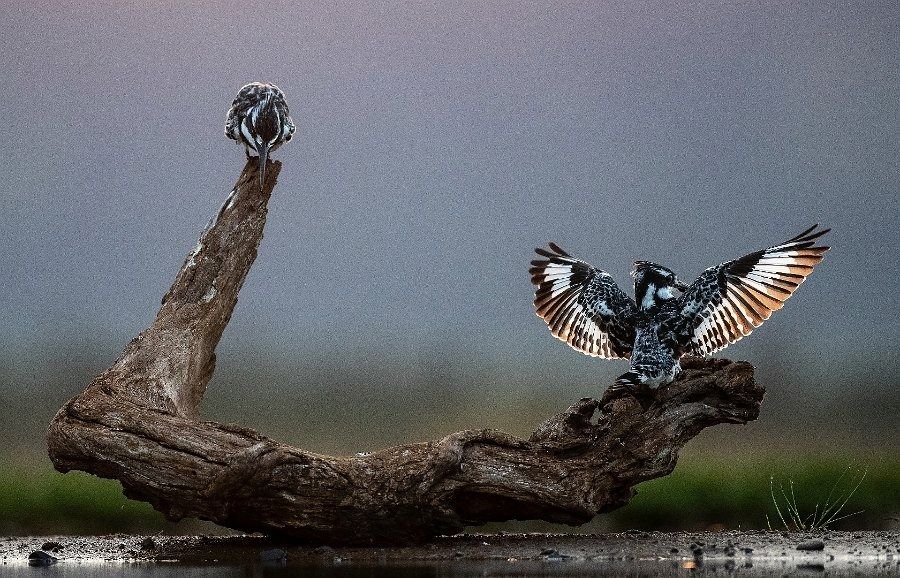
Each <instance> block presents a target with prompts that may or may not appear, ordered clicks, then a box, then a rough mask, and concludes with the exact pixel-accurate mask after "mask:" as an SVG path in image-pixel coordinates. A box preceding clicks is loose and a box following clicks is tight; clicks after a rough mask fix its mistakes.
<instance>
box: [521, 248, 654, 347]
mask: <svg viewBox="0 0 900 578" xmlns="http://www.w3.org/2000/svg"><path fill="white" fill-rule="evenodd" d="M535 252H536V253H537V254H538V255H539V256H541V257H544V258H543V259H536V260H534V261H532V262H531V265H532V266H531V268H530V269H529V273H531V282H532V283H534V284H535V285H536V286H537V289H536V290H535V294H534V307H535V311H536V313H537V315H538V317H541V318H542V319H543V320H544V321H545V322H546V323H547V327H549V328H550V332H551V333H552V334H553V335H554V336H555V337H556V338H557V339H560V340H561V341H565V342H566V343H568V344H569V345H570V346H571V347H572V348H574V349H577V350H578V351H581V352H582V353H586V354H587V355H592V356H594V357H605V358H608V359H612V358H627V357H629V356H630V355H631V348H632V346H633V345H634V332H635V329H634V323H635V316H636V315H637V306H636V305H635V303H634V300H633V299H631V298H630V297H628V296H627V295H625V293H624V292H622V290H621V289H619V287H618V285H616V283H615V281H613V279H612V277H611V276H610V275H609V274H608V273H606V272H605V271H601V270H600V269H596V268H594V267H592V266H590V265H589V264H587V263H585V262H584V261H581V260H579V259H576V258H574V257H572V256H571V255H569V253H567V252H566V251H564V250H563V249H561V248H560V247H559V246H558V245H556V244H555V243H550V244H549V249H544V248H538V249H535Z"/></svg>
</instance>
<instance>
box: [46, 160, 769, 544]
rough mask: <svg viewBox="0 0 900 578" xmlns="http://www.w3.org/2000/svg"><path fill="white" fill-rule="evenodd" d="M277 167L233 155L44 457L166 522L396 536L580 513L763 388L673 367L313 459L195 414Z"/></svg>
mask: <svg viewBox="0 0 900 578" xmlns="http://www.w3.org/2000/svg"><path fill="white" fill-rule="evenodd" d="M280 168H281V165H280V163H278V162H273V163H271V166H270V168H269V170H268V171H267V180H266V184H265V187H264V188H263V190H262V191H260V190H259V187H258V185H257V180H256V173H257V163H256V161H255V160H251V161H249V162H248V164H247V166H246V167H245V168H244V171H243V173H242V174H241V176H240V178H239V179H238V182H237V184H236V185H235V188H234V190H233V191H232V193H231V195H229V197H228V199H227V200H226V202H225V204H224V206H223V207H222V209H221V210H220V211H219V213H218V216H217V217H216V219H215V220H214V222H213V223H212V225H211V226H210V227H209V228H208V229H207V230H206V231H204V232H203V234H202V235H201V237H200V242H199V244H198V245H197V248H196V249H195V250H194V251H192V252H191V254H190V255H188V257H187V258H186V259H185V262H184V265H183V266H182V268H181V270H180V271H179V272H178V275H177V276H176V278H175V282H174V283H173V285H172V287H171V289H170V290H169V292H168V293H167V294H166V296H165V297H164V298H163V303H162V307H161V308H160V310H159V314H158V315H157V318H156V320H155V321H154V322H153V324H152V325H151V326H150V327H149V328H148V329H146V330H145V331H143V332H142V333H141V334H140V335H139V336H138V337H137V338H135V339H134V340H132V341H131V343H129V344H128V345H127V346H126V348H125V351H124V352H123V353H122V356H121V357H120V358H119V359H118V360H117V361H116V362H115V364H114V365H113V366H112V367H110V368H109V369H107V370H106V371H104V372H103V373H101V374H100V375H98V376H97V377H96V378H94V380H93V381H92V382H91V384H90V385H89V386H88V387H87V389H86V390H85V391H84V392H83V393H81V394H79V395H78V396H76V397H74V398H73V399H71V400H70V401H69V402H68V403H66V405H65V406H63V407H62V409H61V410H60V411H59V413H58V414H57V415H56V417H55V418H54V419H53V421H52V422H51V424H50V430H49V433H48V446H49V453H50V457H51V459H52V460H53V464H54V465H55V467H56V468H57V469H58V470H59V471H61V472H66V471H69V470H75V469H77V470H83V471H85V472H89V473H92V474H96V475H98V476H102V477H106V478H112V479H116V480H119V481H120V482H121V483H122V486H123V488H124V491H125V494H126V495H127V496H128V497H130V498H133V499H138V500H145V501H147V502H150V503H151V504H152V505H153V506H154V507H155V508H156V509H157V510H159V511H161V512H163V513H164V514H165V515H166V516H167V517H168V518H170V519H173V520H177V519H180V518H183V517H196V518H201V519H204V520H211V521H213V522H216V523H218V524H221V525H224V526H228V527H231V528H236V529H241V530H245V531H261V532H265V533H268V534H274V535H285V536H291V537H294V538H298V539H304V540H310V541H316V542H328V543H335V544H338V543H343V544H347V543H357V544H365V543H403V542H412V541H420V540H425V539H428V538H430V537H432V536H435V535H438V534H446V533H453V532H457V531H459V530H460V529H462V528H463V527H464V526H465V525H473V524H482V523H485V522H489V521H500V520H509V519H541V520H548V521H553V522H564V523H569V524H580V523H583V522H586V521H588V520H590V519H591V518H593V517H594V516H595V515H597V514H598V513H601V512H607V511H609V510H612V509H615V508H618V507H620V506H622V505H624V504H626V503H627V502H628V500H629V499H630V498H631V497H632V496H633V494H634V489H633V488H634V486H635V485H636V484H638V483H640V482H642V481H645V480H649V479H652V478H656V477H659V476H664V475H666V474H668V473H670V472H671V471H672V469H673V468H674V467H675V462H676V459H677V457H678V451H679V449H680V448H681V447H682V446H683V445H684V444H685V443H686V442H687V441H688V440H689V439H691V438H692V437H693V436H695V435H696V434H697V433H698V432H699V431H700V430H702V429H704V428H706V427H709V426H712V425H716V424H720V423H746V422H747V421H750V420H753V419H755V418H756V417H757V415H758V413H759V407H760V403H761V401H762V397H763V394H764V390H763V389H762V388H761V387H760V386H758V385H757V384H756V383H754V380H753V369H752V367H751V366H750V365H749V364H747V363H743V362H731V361H727V360H707V361H702V360H685V362H684V366H685V371H684V373H683V374H682V376H681V377H680V378H679V379H678V380H677V381H676V382H674V383H673V384H671V385H669V386H668V387H666V388H663V389H662V390H660V391H659V392H657V394H656V396H655V397H654V399H653V401H652V402H651V403H649V405H648V406H647V407H646V408H644V407H642V405H641V404H639V403H638V402H637V401H636V400H634V399H633V398H631V397H629V396H624V397H620V398H618V399H604V400H601V401H596V400H593V399H582V400H581V401H579V402H577V403H576V404H574V405H573V406H572V407H570V408H569V409H567V410H566V411H564V412H563V413H561V414H559V415H557V416H555V417H553V418H551V419H549V420H547V421H546V422H544V423H543V424H541V425H540V426H539V427H538V428H537V430H536V431H535V432H534V434H533V435H532V436H531V438H530V439H527V440H525V439H519V438H516V437H513V436H510V435H508V434H505V433H502V432H499V431H494V430H487V429H486V430H475V431H462V432H458V433H455V434H451V435H449V436H447V437H445V438H443V439H441V440H438V441H433V442H426V443H415V444H409V445H403V446H398V447H393V448H387V449H384V450H381V451H377V452H375V453H372V454H369V455H360V456H325V455H319V454H314V453H311V452H307V451H303V450H300V449H297V448H293V447H290V446H287V445H284V444H281V443H278V442H276V441H274V440H271V439H269V438H266V437H265V436H262V435H260V434H258V433H256V432H254V431H252V430H250V429H246V428H243V427H238V426H233V425H223V424H218V423H212V422H203V421H199V420H198V415H199V410H200V403H201V401H202V398H203V394H204V392H205V389H206V385H207V383H208V382H209V379H210V377H211V376H212V372H213V368H214V366H215V348H216V345H217V343H218V341H219V338H220V337H221V335H222V331H223V330H224V329H225V326H226V325H227V324H228V321H229V319H230V317H231V313H232V311H233V309H234V306H235V304H236V303H237V295H238V292H239V291H240V288H241V286H242V284H243V282H244V279H245V278H246V276H247V273H248V272H249V270H250V267H251V266H252V264H253V261H254V259H255V257H256V252H257V248H258V247H259V243H260V241H261V239H262V233H263V227H264V225H265V220H266V207H267V203H268V200H269V196H270V195H271V192H272V189H273V187H274V186H275V182H276V180H277V177H278V174H279V171H280Z"/></svg>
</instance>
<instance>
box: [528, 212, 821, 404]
mask: <svg viewBox="0 0 900 578" xmlns="http://www.w3.org/2000/svg"><path fill="white" fill-rule="evenodd" d="M817 227H818V225H813V226H812V227H810V228H809V229H807V230H806V231H803V232H802V233H800V234H799V235H797V236H796V237H794V238H792V239H790V240H788V241H785V242H784V243H781V244H780V245H776V246H774V247H771V248H769V249H765V250H762V251H756V252H754V253H750V254H749V255H745V256H744V257H741V258H740V259H735V260H733V261H728V262H727V263H722V264H721V265H716V266H715V267H710V268H709V269H707V270H706V271H704V272H703V273H702V274H701V275H700V276H699V277H698V278H697V280H696V281H694V282H693V283H691V284H690V285H685V284H684V283H682V282H680V281H679V280H678V277H677V276H676V275H675V273H674V272H673V271H672V270H670V269H667V268H665V267H663V266H662V265H657V264H655V263H650V262H647V261H636V262H635V263H634V271H633V272H632V276H633V277H634V295H635V299H634V300H632V299H631V298H630V297H628V296H627V295H626V294H625V293H624V292H623V291H622V290H621V289H619V287H618V286H617V285H616V282H615V281H613V278H612V277H611V276H610V275H609V273H606V272H605V271H601V270H600V269H596V268H594V267H592V266H591V265H589V264H588V263H586V262H584V261H581V260H580V259H576V258H575V257H572V256H571V255H569V254H568V253H566V252H565V251H563V250H562V249H560V248H559V246H557V245H556V244H554V243H550V248H549V250H548V249H540V248H539V249H535V251H536V252H537V254H538V255H540V256H541V257H544V259H538V260H535V261H532V262H531V264H532V267H531V269H529V272H530V273H531V282H532V283H534V284H535V285H537V291H536V292H535V296H534V306H535V308H536V310H537V315H538V317H541V318H542V319H543V320H544V321H545V322H546V323H547V326H548V327H549V328H550V332H551V333H553V335H554V336H555V337H556V338H558V339H560V340H562V341H565V342H566V343H568V344H569V345H570V346H571V347H573V348H574V349H577V350H578V351H581V352H582V353H586V354H587V355H592V356H594V357H603V358H606V359H616V358H623V359H630V360H631V369H630V371H628V372H627V373H625V374H623V375H622V376H620V377H619V378H618V379H617V380H616V382H615V384H614V385H613V388H614V390H628V391H631V392H641V391H644V392H646V391H647V390H649V389H652V388H657V387H660V386H661V385H664V384H667V383H669V382H671V381H672V380H673V379H675V377H676V376H678V374H679V373H680V372H681V365H680V363H679V361H678V360H679V358H680V357H681V356H682V355H685V354H689V355H695V356H704V355H708V354H710V353H713V352H715V351H719V350H720V349H724V348H725V347H727V346H728V345H730V344H732V343H734V342H736V341H738V340H739V339H741V338H742V337H746V336H747V335H750V332H751V331H753V330H754V329H755V328H757V327H759V326H760V325H761V324H762V322H763V321H765V320H766V319H768V318H769V316H770V315H772V312H773V311H777V310H778V309H781V307H782V305H784V302H785V301H786V300H787V299H788V298H789V297H790V296H791V295H793V293H794V291H796V290H797V287H799V286H800V284H801V283H803V281H804V280H805V279H806V277H807V276H809V274H810V273H812V270H813V267H815V265H817V264H818V263H819V262H820V261H822V258H823V255H824V253H825V251H827V250H828V249H829V248H828V247H825V246H819V245H816V240H817V239H818V238H819V237H821V236H822V235H824V234H825V233H827V232H828V231H829V229H821V230H817Z"/></svg>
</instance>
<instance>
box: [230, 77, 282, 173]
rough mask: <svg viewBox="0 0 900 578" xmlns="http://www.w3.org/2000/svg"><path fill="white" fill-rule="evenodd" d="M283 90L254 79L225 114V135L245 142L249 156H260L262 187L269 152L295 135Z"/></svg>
mask: <svg viewBox="0 0 900 578" xmlns="http://www.w3.org/2000/svg"><path fill="white" fill-rule="evenodd" d="M294 130H295V127H294V121H293V120H291V117H290V111H289V110H288V105H287V101H286V100H285V99H284V92H282V91H281V89H280V88H278V87H277V86H275V85H274V84H266V83H264V82H251V83H250V84H247V85H245V86H244V87H243V88H241V90H240V91H238V94H237V96H236V97H234V100H233V101H232V103H231V108H230V109H229V110H228V116H226V117H225V136H227V137H228V138H230V139H232V140H236V141H237V142H238V143H240V144H242V145H244V152H245V153H246V154H247V158H249V157H250V156H258V157H259V188H260V189H262V186H263V183H264V182H265V180H266V161H267V159H268V157H269V153H270V152H272V151H274V150H275V149H277V148H278V147H280V146H281V145H282V144H284V143H286V142H288V141H289V140H291V138H292V137H293V136H294Z"/></svg>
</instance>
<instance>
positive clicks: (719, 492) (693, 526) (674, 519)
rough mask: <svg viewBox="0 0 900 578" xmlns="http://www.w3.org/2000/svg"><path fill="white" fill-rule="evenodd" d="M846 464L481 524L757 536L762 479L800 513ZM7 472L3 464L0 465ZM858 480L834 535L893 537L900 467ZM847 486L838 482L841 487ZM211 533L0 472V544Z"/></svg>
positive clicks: (750, 472)
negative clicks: (580, 515)
mask: <svg viewBox="0 0 900 578" xmlns="http://www.w3.org/2000/svg"><path fill="white" fill-rule="evenodd" d="M851 459H853V457H852V456H845V457H840V458H825V457H822V458H817V459H809V458H805V460H804V461H802V462H798V461H797V460H796V459H794V458H790V457H786V456H782V457H770V458H766V459H755V460H748V459H735V458H734V457H729V456H725V457H715V456H708V455H702V453H698V452H689V453H687V454H686V455H684V456H683V457H682V460H681V462H680V463H679V465H678V466H677V467H676V470H675V472H673V473H672V474H671V475H670V476H667V477H665V478H660V479H657V480H651V481H649V482H646V483H644V484H641V485H640V486H638V493H637V495H636V496H635V498H634V499H633V500H632V502H631V503H630V504H628V505H627V506H625V507H624V508H621V509H619V510H617V511H615V512H612V513H609V514H604V515H601V516H598V517H597V518H596V519H595V520H594V521H592V522H590V523H589V524H586V525H584V526H582V527H580V528H578V529H574V528H570V527H568V526H560V525H552V524H541V523H533V522H530V523H529V522H510V523H508V524H491V525H490V526H488V527H487V528H486V529H487V530H489V531H498V530H507V531H528V530H532V531H619V530H624V529H629V528H636V529H645V530H665V529H672V530H683V529H688V530H701V529H719V528H729V529H745V530H751V529H765V528H766V525H767V524H766V514H769V517H770V519H771V520H772V524H773V526H778V527H780V521H779V520H778V518H777V515H776V514H775V510H774V508H773V506H772V500H771V496H770V490H769V478H770V476H774V477H775V480H776V482H777V481H781V482H784V483H785V484H787V482H788V480H791V479H792V480H793V481H794V487H795V493H796V496H797V500H798V502H799V504H800V509H801V512H812V511H813V508H814V507H815V504H816V503H817V501H818V502H819V503H821V502H822V500H823V498H824V497H825V496H826V495H827V494H828V492H829V490H830V489H831V487H832V485H833V483H834V481H835V480H837V479H838V478H839V476H840V475H841V472H842V471H843V470H844V469H846V468H847V466H848V464H850V463H851V462H850V460H851ZM7 463H9V462H7ZM854 463H855V464H856V465H858V466H863V467H868V474H867V475H866V477H865V479H864V481H863V483H862V484H861V485H860V487H859V489H858V490H857V492H856V493H855V494H854V495H853V497H852V498H851V499H850V500H849V502H848V503H847V506H846V507H845V512H846V513H850V512H855V511H857V510H862V513H860V514H858V515H855V516H852V517H850V518H847V519H845V520H843V521H841V522H839V523H837V524H836V525H835V526H834V527H835V528H836V529H841V528H843V529H859V528H866V529H889V528H900V523H898V519H897V518H898V516H900V510H898V508H897V504H898V502H897V499H898V494H897V492H898V488H900V458H898V457H897V456H869V457H868V458H867V459H862V458H859V457H857V458H856V459H855V460H854ZM848 481H849V477H845V483H843V484H842V486H843V487H846V486H847V483H846V482H848ZM223 531H225V530H222V529H218V528H216V527H215V526H213V525H212V524H203V523H198V522H196V521H183V522H180V523H178V524H173V523H170V522H167V521H166V520H165V519H164V518H163V517H162V515H161V514H159V513H158V512H155V511H154V510H153V509H152V508H151V507H150V506H149V505H148V504H145V503H143V502H137V501H133V500H129V499H127V498H125V497H124V496H123V495H122V492H121V487H120V486H119V484H118V483H117V482H115V481H111V480H103V479H100V478H97V477H94V476H91V475H88V474H84V473H81V472H69V473H67V474H60V473H58V472H55V471H53V470H52V469H51V468H50V467H49V465H47V464H40V465H38V464H32V465H30V466H23V465H20V466H16V467H8V468H5V469H4V470H3V471H2V473H0V534H7V535H15V534H102V533H116V532H124V533H156V532H165V533H195V532H204V533H210V532H223Z"/></svg>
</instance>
